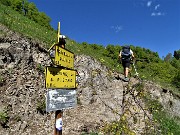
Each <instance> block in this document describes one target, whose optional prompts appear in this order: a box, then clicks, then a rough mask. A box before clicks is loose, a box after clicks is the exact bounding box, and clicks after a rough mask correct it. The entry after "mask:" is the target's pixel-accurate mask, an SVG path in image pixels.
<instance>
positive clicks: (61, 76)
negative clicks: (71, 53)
mask: <svg viewBox="0 0 180 135" xmlns="http://www.w3.org/2000/svg"><path fill="white" fill-rule="evenodd" d="M45 75H46V88H76V71H74V70H67V69H62V68H59V67H46V70H45Z"/></svg>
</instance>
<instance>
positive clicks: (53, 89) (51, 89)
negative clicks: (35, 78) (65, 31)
mask: <svg viewBox="0 0 180 135" xmlns="http://www.w3.org/2000/svg"><path fill="white" fill-rule="evenodd" d="M57 37H58V40H57V41H58V43H56V44H53V45H52V46H51V47H50V49H49V55H50V57H51V60H52V63H53V66H52V67H50V66H48V67H46V69H45V77H46V79H45V87H46V88H47V89H48V91H47V94H46V111H47V112H50V111H55V125H54V135H62V125H63V123H62V118H63V109H69V108H73V107H75V106H76V105H77V99H76V86H77V85H76V71H75V70H73V69H74V54H73V53H72V52H70V51H69V50H67V49H65V36H63V35H60V22H59V23H58V35H57Z"/></svg>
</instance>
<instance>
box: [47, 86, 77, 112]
mask: <svg viewBox="0 0 180 135" xmlns="http://www.w3.org/2000/svg"><path fill="white" fill-rule="evenodd" d="M76 105H77V99H76V90H67V89H48V92H47V94H46V111H47V112H50V111H56V110H62V109H69V108H74V107H75V106H76Z"/></svg>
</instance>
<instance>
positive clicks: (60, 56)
mask: <svg viewBox="0 0 180 135" xmlns="http://www.w3.org/2000/svg"><path fill="white" fill-rule="evenodd" d="M55 49H56V51H55V59H54V64H55V65H58V66H63V67H66V68H70V69H73V68H74V54H73V53H72V52H70V51H68V50H66V49H64V48H62V47H60V46H58V45H56V46H55Z"/></svg>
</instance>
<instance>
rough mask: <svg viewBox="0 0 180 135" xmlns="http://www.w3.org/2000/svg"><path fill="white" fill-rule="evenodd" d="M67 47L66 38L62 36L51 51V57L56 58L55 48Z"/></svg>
mask: <svg viewBox="0 0 180 135" xmlns="http://www.w3.org/2000/svg"><path fill="white" fill-rule="evenodd" d="M65 45H66V36H64V35H60V36H59V42H58V43H57V44H55V45H54V46H53V47H52V48H51V49H50V51H49V54H50V57H51V58H55V46H60V47H62V48H65Z"/></svg>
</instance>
